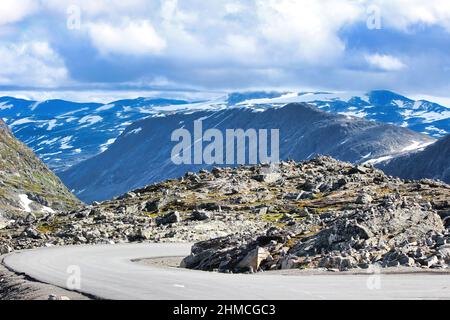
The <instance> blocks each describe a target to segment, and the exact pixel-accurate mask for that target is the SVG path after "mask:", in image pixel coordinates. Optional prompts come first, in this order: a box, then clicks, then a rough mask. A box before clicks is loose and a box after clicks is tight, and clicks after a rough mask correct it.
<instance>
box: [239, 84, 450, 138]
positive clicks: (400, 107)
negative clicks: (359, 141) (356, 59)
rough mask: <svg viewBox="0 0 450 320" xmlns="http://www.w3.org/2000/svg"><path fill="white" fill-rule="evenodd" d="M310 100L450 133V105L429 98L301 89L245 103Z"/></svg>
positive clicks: (338, 110) (436, 134)
mask: <svg viewBox="0 0 450 320" xmlns="http://www.w3.org/2000/svg"><path fill="white" fill-rule="evenodd" d="M291 102H307V103H309V104H313V105H315V106H317V107H318V108H320V109H323V110H325V111H329V112H334V113H339V114H343V115H349V116H355V117H359V118H364V119H367V120H373V121H379V122H384V123H390V124H395V125H398V126H402V127H406V128H409V129H411V130H414V131H417V132H421V133H424V134H428V135H430V136H433V137H435V138H440V137H443V136H445V135H446V134H448V133H450V108H449V107H446V106H441V105H439V104H437V103H433V102H430V101H426V100H413V99H409V98H407V97H405V96H402V95H399V94H397V93H394V92H391V91H386V90H378V91H371V92H369V93H366V94H361V93H328V92H301V93H296V92H294V93H285V94H283V95H281V96H279V97H274V98H262V99H248V100H244V101H241V102H239V105H246V106H265V105H266V106H273V105H284V104H286V103H291Z"/></svg>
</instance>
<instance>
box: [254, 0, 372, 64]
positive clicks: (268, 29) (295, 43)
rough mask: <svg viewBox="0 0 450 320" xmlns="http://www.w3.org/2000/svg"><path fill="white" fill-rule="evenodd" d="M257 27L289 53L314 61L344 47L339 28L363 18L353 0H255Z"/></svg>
mask: <svg viewBox="0 0 450 320" xmlns="http://www.w3.org/2000/svg"><path fill="white" fill-rule="evenodd" d="M256 3H257V13H258V17H259V21H258V22H259V25H258V30H259V31H260V32H261V35H262V37H263V39H264V40H265V41H266V42H267V43H269V44H270V45H271V46H273V50H274V51H276V50H280V52H281V53H282V54H283V55H285V58H284V59H286V53H287V52H289V55H288V56H289V57H290V56H293V57H296V58H297V59H300V60H304V61H307V62H312V63H317V62H321V63H323V62H324V59H325V60H328V59H333V58H335V57H337V56H339V55H340V54H342V53H343V52H344V50H345V44H344V43H343V42H342V41H341V39H340V38H339V35H338V32H339V31H340V29H341V28H342V27H343V26H345V25H346V24H350V23H352V22H356V21H358V20H362V19H364V15H363V11H362V7H361V6H360V5H358V3H356V2H351V1H345V2H343V1H340V0H324V1H309V0H257V2H256Z"/></svg>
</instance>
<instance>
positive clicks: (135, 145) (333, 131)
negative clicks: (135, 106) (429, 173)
mask: <svg viewBox="0 0 450 320" xmlns="http://www.w3.org/2000/svg"><path fill="white" fill-rule="evenodd" d="M195 121H201V122H202V125H203V130H204V131H206V130H207V129H217V130H219V131H220V132H221V133H222V134H223V136H225V135H226V130H227V129H229V128H239V129H243V130H247V129H256V130H259V129H279V154H280V158H281V160H286V159H293V160H306V159H311V158H312V157H314V156H315V155H318V154H325V155H330V156H332V157H335V158H337V159H340V160H344V161H349V162H353V163H363V162H367V161H374V162H376V161H377V160H378V159H385V158H388V157H393V156H395V155H397V154H399V153H402V152H406V151H408V150H414V149H416V148H420V147H421V146H422V147H424V146H426V145H429V144H431V143H433V142H434V141H435V139H433V138H431V137H429V136H427V135H424V134H421V133H417V132H414V131H412V130H409V129H406V128H402V127H397V126H394V125H390V124H385V123H379V122H374V121H368V120H364V119H361V118H356V117H350V116H347V115H339V114H335V113H330V112H325V111H323V110H321V109H319V108H317V107H315V106H313V105H308V104H305V103H291V104H288V105H286V106H283V107H270V108H265V109H255V108H247V107H229V108H226V109H221V110H217V111H198V112H177V113H173V114H166V115H164V116H153V117H149V118H146V119H143V120H141V121H138V122H135V123H134V124H133V125H131V126H129V127H128V128H127V129H126V130H125V131H124V132H123V134H122V135H121V136H120V137H119V138H118V139H117V140H116V141H115V142H114V143H113V144H112V145H111V146H110V147H109V148H108V150H106V151H105V152H103V153H101V154H100V155H98V156H96V157H93V158H91V159H89V160H87V161H84V162H82V163H79V164H78V165H75V166H73V167H72V168H70V169H68V170H67V171H65V172H62V173H59V176H60V178H61V179H62V180H63V181H64V183H65V184H66V185H67V186H68V187H69V189H71V190H72V191H73V192H74V193H75V194H76V195H77V196H78V197H79V198H80V199H82V200H83V201H86V202H91V201H94V200H97V201H98V200H106V199H110V198H112V197H114V196H118V195H121V194H123V193H125V192H127V191H128V190H132V189H136V188H138V187H142V186H145V185H148V184H150V183H153V182H159V181H163V180H166V179H169V178H177V177H180V176H182V175H184V174H185V173H186V172H188V171H199V170H200V169H203V168H210V167H211V165H208V164H199V165H195V164H182V165H178V164H175V163H174V162H173V161H172V160H173V159H172V158H171V157H172V154H171V153H172V150H173V148H174V147H175V145H176V144H177V143H175V142H172V141H171V135H172V133H173V132H174V131H175V130H177V129H179V128H184V129H186V130H188V131H189V132H194V122H195ZM206 145H207V143H203V147H205V146H206ZM245 148H246V149H245V152H246V154H248V151H249V144H248V143H247V144H246V146H245ZM237 150H238V145H237V144H236V145H235V146H234V152H235V154H236V153H237ZM226 151H229V150H223V152H224V153H225V152H226ZM247 160H248V158H247Z"/></svg>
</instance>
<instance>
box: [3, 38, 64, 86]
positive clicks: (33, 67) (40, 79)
mask: <svg viewBox="0 0 450 320" xmlns="http://www.w3.org/2000/svg"><path fill="white" fill-rule="evenodd" d="M67 77H68V72H67V69H66V67H65V65H64V62H63V60H62V59H61V57H60V56H59V55H58V54H57V53H56V52H55V51H54V50H53V49H52V48H51V47H50V46H49V44H48V43H47V42H42V41H32V42H24V43H19V44H11V43H3V44H0V84H1V85H21V86H49V87H51V86H57V85H62V84H64V83H65V82H66V81H67Z"/></svg>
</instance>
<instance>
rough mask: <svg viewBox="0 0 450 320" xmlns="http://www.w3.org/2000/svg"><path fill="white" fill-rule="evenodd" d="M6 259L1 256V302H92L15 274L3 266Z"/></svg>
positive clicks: (74, 293)
mask: <svg viewBox="0 0 450 320" xmlns="http://www.w3.org/2000/svg"><path fill="white" fill-rule="evenodd" d="M4 257H5V256H0V262H1V263H0V300H90V298H89V297H87V296H85V295H82V294H79V293H77V292H72V291H69V290H65V289H62V288H59V287H56V286H52V285H49V284H46V283H42V282H39V281H36V280H34V279H31V278H30V277H28V276H26V275H24V274H18V273H15V272H13V271H11V270H10V269H8V268H7V267H6V266H5V265H4V264H3V258H4ZM50 297H51V298H50Z"/></svg>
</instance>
